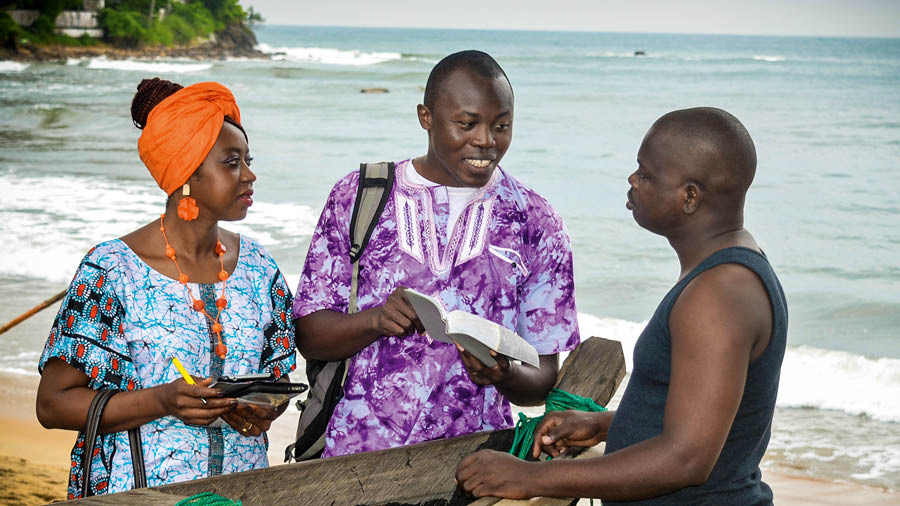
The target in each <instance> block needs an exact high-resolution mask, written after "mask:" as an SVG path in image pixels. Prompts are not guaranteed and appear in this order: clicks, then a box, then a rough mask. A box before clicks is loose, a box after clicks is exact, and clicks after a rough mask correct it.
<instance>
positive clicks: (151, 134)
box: [138, 82, 241, 195]
mask: <svg viewBox="0 0 900 506" xmlns="http://www.w3.org/2000/svg"><path fill="white" fill-rule="evenodd" d="M225 116H229V117H230V118H231V119H233V120H234V121H235V122H237V123H240V122H241V111H240V109H238V106H237V103H235V101H234V95H232V94H231V91H230V90H229V89H228V88H226V87H224V86H222V85H221V84H219V83H213V82H208V83H197V84H192V85H191V86H188V87H186V88H182V89H180V90H178V91H176V92H175V93H173V94H171V95H169V96H168V97H166V98H165V100H163V101H162V102H160V103H159V104H157V105H156V107H154V108H153V110H152V111H150V114H149V115H148V116H147V124H146V125H145V126H144V130H143V132H142V133H141V138H140V139H138V152H139V153H140V155H141V160H142V161H143V162H144V165H146V166H147V168H148V169H150V174H151V175H152V176H153V178H154V179H156V182H157V183H158V184H159V187H160V188H162V189H163V191H165V192H166V195H171V194H172V192H174V191H175V190H177V189H178V187H179V186H182V185H184V184H185V183H186V182H187V181H188V179H189V178H190V177H191V174H193V173H194V171H195V170H197V167H199V166H200V164H201V163H203V160H205V159H206V155H207V154H209V151H210V150H211V149H212V147H213V145H214V144H215V143H216V139H218V138H219V132H220V131H221V130H222V122H223V121H224V119H225Z"/></svg>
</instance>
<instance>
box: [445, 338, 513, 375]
mask: <svg viewBox="0 0 900 506" xmlns="http://www.w3.org/2000/svg"><path fill="white" fill-rule="evenodd" d="M456 349H457V350H458V351H459V356H460V358H461V359H462V361H463V365H464V366H465V367H466V371H467V372H468V373H469V379H471V380H472V383H475V384H476V385H496V384H498V383H502V382H503V381H505V380H506V379H507V378H508V377H509V375H510V374H511V367H510V362H509V360H508V359H507V358H506V357H505V356H503V355H500V354H496V353H493V352H491V356H492V357H494V359H495V360H496V361H497V364H496V365H494V366H492V367H488V366H487V365H485V364H483V363H482V362H481V361H480V360H478V358H476V357H475V355H472V354H471V353H469V352H468V351H466V350H465V348H463V347H462V346H461V345H460V344H459V343H457V344H456Z"/></svg>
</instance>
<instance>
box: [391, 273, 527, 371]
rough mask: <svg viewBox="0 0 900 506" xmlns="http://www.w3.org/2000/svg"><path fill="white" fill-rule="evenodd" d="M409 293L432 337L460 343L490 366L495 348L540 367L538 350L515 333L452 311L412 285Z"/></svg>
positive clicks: (481, 319)
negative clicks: (414, 288)
mask: <svg viewBox="0 0 900 506" xmlns="http://www.w3.org/2000/svg"><path fill="white" fill-rule="evenodd" d="M405 292H406V293H405V295H406V300H408V301H409V303H410V304H411V305H412V307H413V309H415V310H416V314H417V315H418V316H419V320H420V321H421V322H422V325H424V326H425V330H426V331H427V333H428V337H430V338H431V339H434V340H436V341H442V342H445V343H457V344H459V345H460V346H462V347H463V348H464V349H465V350H466V351H468V352H469V353H471V354H472V355H474V356H475V358H477V359H478V360H480V361H481V363H482V364H484V365H486V366H488V367H493V366H494V365H496V364H497V361H496V360H494V357H492V356H491V353H490V351H491V350H494V351H496V352H497V353H499V354H501V355H506V356H507V357H509V358H511V359H514V360H521V361H522V362H525V363H526V364H528V365H532V366H534V367H540V362H539V361H538V352H537V350H536V349H534V346H532V345H531V344H529V343H528V341H526V340H525V339H522V337H521V336H519V335H518V334H516V333H515V332H513V331H511V330H509V329H507V328H506V327H504V326H502V325H498V324H496V323H494V322H492V321H490V320H487V319H485V318H482V317H480V316H476V315H473V314H470V313H466V312H465V311H459V310H457V311H450V312H449V313H448V312H446V311H445V310H444V306H442V305H441V303H440V302H439V301H438V300H437V299H435V298H434V297H429V296H428V295H425V294H424V293H421V292H417V291H415V290H413V289H412V288H407V289H406V290H405Z"/></svg>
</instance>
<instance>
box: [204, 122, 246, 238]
mask: <svg viewBox="0 0 900 506" xmlns="http://www.w3.org/2000/svg"><path fill="white" fill-rule="evenodd" d="M252 160H253V158H251V157H250V148H249V146H248V145H247V139H246V137H244V133H243V132H242V131H241V130H240V129H239V128H238V127H236V126H234V125H232V124H231V123H228V122H227V121H226V122H224V123H223V124H222V131H221V132H219V138H218V139H217V140H216V143H215V144H214V145H213V147H212V149H211V150H210V151H209V154H207V155H206V159H205V160H203V163H202V164H200V167H199V168H198V169H197V170H196V171H195V172H194V174H193V175H192V176H191V178H190V180H189V181H188V182H189V183H190V184H191V197H194V199H195V200H196V201H197V205H198V206H199V207H200V215H201V216H211V217H214V218H215V219H216V220H222V221H237V220H242V219H244V217H246V216H247V209H248V208H249V207H250V206H251V205H253V182H254V181H256V174H254V173H253V172H252V171H251V170H250V162H251V161H252Z"/></svg>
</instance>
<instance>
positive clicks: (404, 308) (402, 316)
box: [379, 286, 425, 337]
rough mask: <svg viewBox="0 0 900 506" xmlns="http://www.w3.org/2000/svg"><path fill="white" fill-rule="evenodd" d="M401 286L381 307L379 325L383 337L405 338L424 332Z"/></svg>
mask: <svg viewBox="0 0 900 506" xmlns="http://www.w3.org/2000/svg"><path fill="white" fill-rule="evenodd" d="M405 289H406V288H405V287H403V286H398V287H397V288H396V289H395V290H394V291H393V292H392V293H391V294H390V295H389V296H388V298H387V300H386V301H385V302H384V304H383V305H382V306H381V314H380V315H379V325H380V327H381V329H382V333H383V335H386V336H398V337H406V336H408V335H410V334H412V333H413V332H416V331H420V332H424V330H425V329H424V327H422V323H421V322H419V318H418V316H417V315H416V311H415V309H413V307H412V306H411V305H410V303H409V301H407V300H406V297H405V296H404V290H405Z"/></svg>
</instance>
